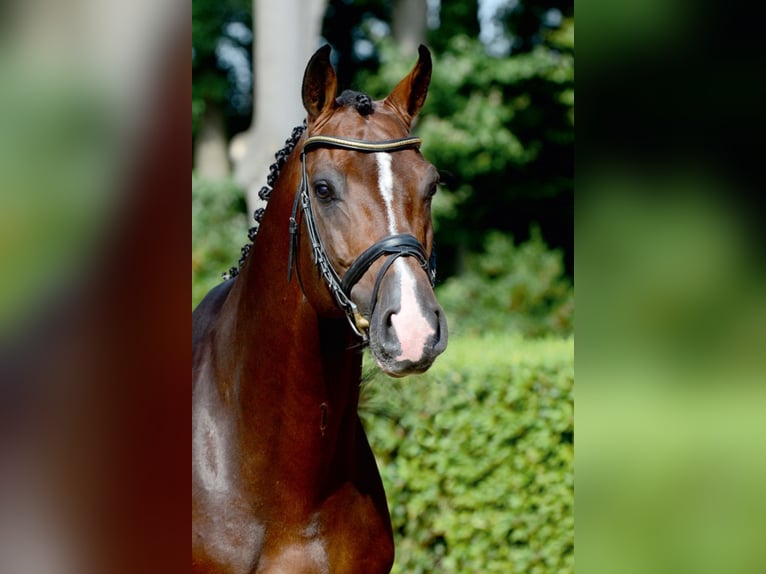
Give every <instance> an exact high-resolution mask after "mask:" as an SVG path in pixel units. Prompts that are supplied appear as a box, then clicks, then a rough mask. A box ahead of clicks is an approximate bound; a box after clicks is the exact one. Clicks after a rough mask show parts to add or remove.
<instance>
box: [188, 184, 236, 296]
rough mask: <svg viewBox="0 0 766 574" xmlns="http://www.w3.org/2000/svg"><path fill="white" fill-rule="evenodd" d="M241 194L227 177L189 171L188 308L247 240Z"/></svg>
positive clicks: (229, 264) (215, 282)
mask: <svg viewBox="0 0 766 574" xmlns="http://www.w3.org/2000/svg"><path fill="white" fill-rule="evenodd" d="M246 212H247V207H246V205H245V194H244V192H243V191H242V190H241V189H240V188H239V187H237V186H236V185H235V184H234V183H232V182H231V181H228V180H223V181H216V180H206V179H201V178H199V177H196V176H195V175H193V174H192V309H194V307H196V306H197V303H199V302H200V300H201V299H202V298H203V297H204V296H205V294H206V293H207V292H208V291H209V290H210V289H212V288H213V287H215V286H216V285H218V284H219V283H220V282H221V281H222V278H221V275H222V274H223V273H224V272H225V271H227V270H228V269H229V268H230V267H232V266H234V265H236V264H237V260H238V259H239V254H240V249H241V248H242V246H243V245H244V244H245V243H247V242H248V239H247V228H248V218H247V215H245V213H246Z"/></svg>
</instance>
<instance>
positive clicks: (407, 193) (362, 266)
mask: <svg viewBox="0 0 766 574" xmlns="http://www.w3.org/2000/svg"><path fill="white" fill-rule="evenodd" d="M329 56H330V48H329V46H325V47H323V48H320V49H319V50H318V51H317V52H316V53H315V54H314V56H313V57H312V58H311V60H310V61H309V63H308V65H307V67H306V71H305V74H304V79H303V90H302V95H303V104H304V107H305V108H306V112H307V130H306V132H307V135H306V139H305V140H304V141H303V144H302V145H303V147H302V149H301V162H302V183H301V186H300V188H299V190H298V193H297V194H296V198H295V204H294V208H293V218H292V220H291V224H292V232H293V238H294V240H293V243H294V250H295V251H296V252H297V254H296V261H295V265H296V266H297V269H298V275H299V279H300V280H301V283H302V285H303V290H304V293H305V295H306V297H307V298H308V299H309V301H310V302H311V304H312V305H313V306H314V308H315V309H317V312H318V313H319V314H320V315H323V316H337V315H338V309H339V308H340V309H341V311H342V312H344V313H345V314H346V316H347V317H348V318H349V322H350V324H351V327H352V329H353V330H354V331H355V332H356V333H357V334H358V335H359V336H360V337H362V338H363V339H365V340H366V341H367V342H369V346H370V349H371V351H372V354H373V356H374V357H375V360H376V361H377V363H378V364H379V365H380V367H381V368H382V369H383V371H384V372H386V373H387V374H389V375H391V376H404V375H408V374H412V373H422V372H424V371H425V370H427V369H428V368H429V367H430V366H431V364H432V363H433V361H434V359H435V358H436V357H437V356H438V355H439V354H440V353H441V352H442V351H444V349H445V348H446V346H447V322H446V319H445V316H444V312H443V310H442V309H441V307H440V306H439V303H438V302H437V300H436V297H435V295H434V291H433V279H434V276H433V273H434V258H433V226H432V222H431V200H432V198H433V195H434V193H436V190H437V186H438V182H439V174H438V171H437V170H436V169H435V168H434V166H433V165H431V164H430V163H428V162H427V161H426V160H425V159H424V158H423V156H422V155H421V153H420V151H419V144H420V140H419V139H418V138H415V137H412V136H410V129H411V127H412V123H413V121H414V119H415V117H416V116H417V114H418V112H419V111H420V109H421V108H422V106H423V103H424V101H425V99H426V94H427V91H428V85H429V82H430V78H431V55H430V53H429V51H428V49H427V48H425V47H424V46H421V47H420V50H419V59H418V62H417V63H416V64H415V66H414V67H413V69H412V70H411V71H410V73H409V74H408V75H407V76H405V77H404V78H403V79H402V80H401V81H400V82H399V84H398V85H397V86H396V87H395V88H394V89H393V91H392V92H391V93H390V94H389V95H388V96H387V97H386V98H385V99H383V100H378V101H373V100H372V99H371V98H370V97H369V96H367V95H366V94H362V93H359V92H350V91H346V92H344V93H343V94H341V95H340V96H339V97H338V96H337V89H338V83H337V77H336V74H335V70H334V69H333V67H332V65H331V63H330V59H329ZM302 227H304V228H305V229H306V233H301V230H302ZM309 253H310V254H311V256H309V255H308V254H309ZM290 267H291V270H292V267H293V266H292V264H291V266H290Z"/></svg>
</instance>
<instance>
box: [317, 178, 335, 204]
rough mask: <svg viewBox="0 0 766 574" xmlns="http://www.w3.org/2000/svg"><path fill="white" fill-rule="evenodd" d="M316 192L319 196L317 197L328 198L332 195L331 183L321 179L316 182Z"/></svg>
mask: <svg viewBox="0 0 766 574" xmlns="http://www.w3.org/2000/svg"><path fill="white" fill-rule="evenodd" d="M314 194H315V195H316V196H317V199H321V200H326V199H330V198H331V197H332V190H330V186H329V185H327V184H326V183H325V182H323V181H320V182H318V183H316V184H314Z"/></svg>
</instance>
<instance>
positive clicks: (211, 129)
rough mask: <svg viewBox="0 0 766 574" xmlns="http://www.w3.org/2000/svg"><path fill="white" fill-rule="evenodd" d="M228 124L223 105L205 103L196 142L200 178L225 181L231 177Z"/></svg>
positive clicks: (195, 158)
mask: <svg viewBox="0 0 766 574" xmlns="http://www.w3.org/2000/svg"><path fill="white" fill-rule="evenodd" d="M227 148H228V142H227V138H226V122H225V120H224V117H223V110H222V109H221V105H220V104H219V103H217V102H213V101H207V102H205V113H204V115H203V116H202V122H201V125H200V130H199V134H198V135H197V140H196V142H195V150H194V170H195V171H196V173H197V175H198V176H200V177H205V178H210V179H223V178H225V177H227V176H228V175H229V157H228V149H227Z"/></svg>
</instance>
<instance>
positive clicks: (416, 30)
mask: <svg viewBox="0 0 766 574" xmlns="http://www.w3.org/2000/svg"><path fill="white" fill-rule="evenodd" d="M427 14H428V13H427V6H426V0H394V4H393V13H392V15H391V20H392V21H391V29H392V32H393V35H394V39H395V40H396V43H397V44H398V45H399V47H400V48H401V50H402V53H403V54H405V55H413V54H416V53H417V50H418V46H419V45H420V44H425V42H426V26H427Z"/></svg>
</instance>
